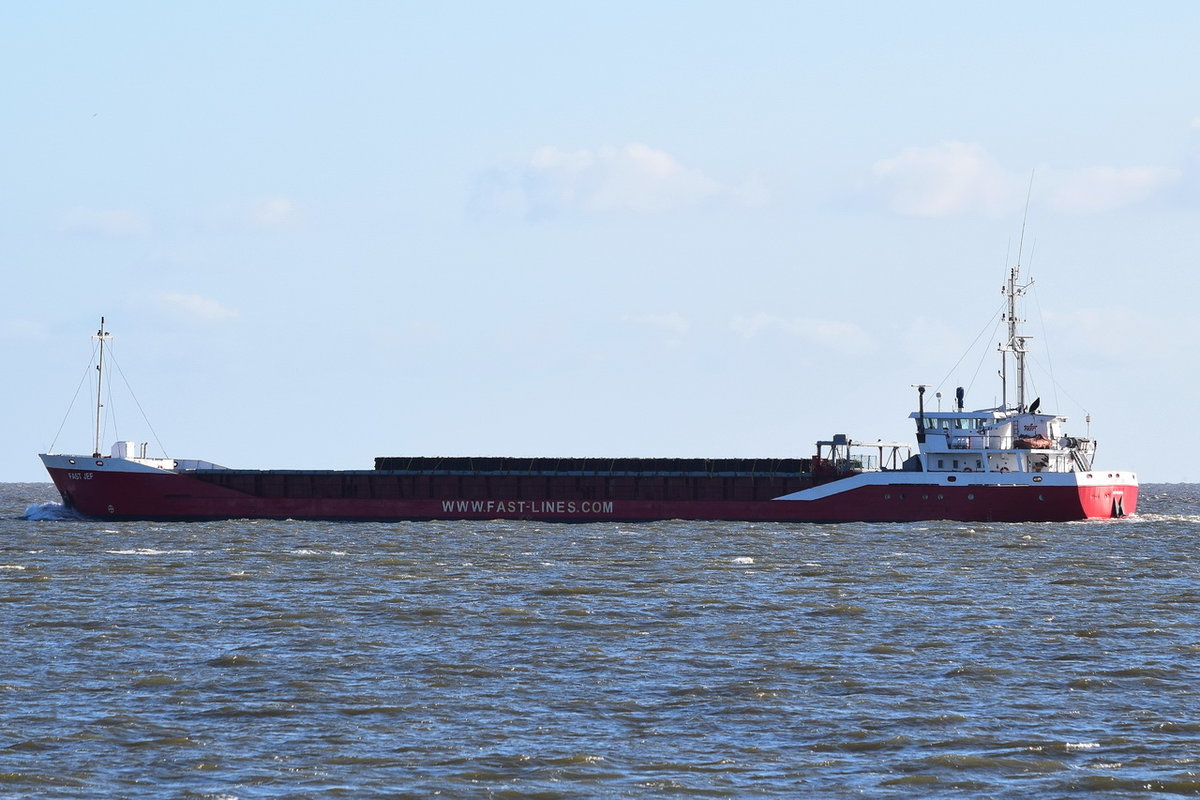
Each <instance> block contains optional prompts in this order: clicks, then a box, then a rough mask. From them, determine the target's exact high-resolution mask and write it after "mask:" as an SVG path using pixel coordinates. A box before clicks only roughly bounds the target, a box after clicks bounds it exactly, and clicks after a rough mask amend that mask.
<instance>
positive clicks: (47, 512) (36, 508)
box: [21, 503, 88, 522]
mask: <svg viewBox="0 0 1200 800" xmlns="http://www.w3.org/2000/svg"><path fill="white" fill-rule="evenodd" d="M21 519H26V520H33V521H35V522H45V521H55V520H85V519H88V517H86V516H85V515H83V514H80V513H79V512H78V511H76V510H75V509H73V508H67V507H66V506H64V505H63V504H62V503H34V504H33V505H31V506H27V507H26V508H25V513H24V514H22V515H21Z"/></svg>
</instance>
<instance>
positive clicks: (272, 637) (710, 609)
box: [0, 484, 1200, 798]
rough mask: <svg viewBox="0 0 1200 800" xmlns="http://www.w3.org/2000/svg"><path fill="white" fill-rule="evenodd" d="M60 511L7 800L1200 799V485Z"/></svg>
mask: <svg viewBox="0 0 1200 800" xmlns="http://www.w3.org/2000/svg"><path fill="white" fill-rule="evenodd" d="M55 499H56V495H55V493H54V491H53V489H52V487H50V486H49V485H48V484H7V485H0V517H2V519H0V526H2V528H3V537H2V539H0V633H2V634H3V636H2V639H0V648H2V649H0V703H2V705H0V796H38V797H139V798H176V797H185V798H186V797H197V798H199V797H212V798H218V797H220V798H257V797H310V796H311V797H315V796H321V797H353V798H370V797H414V798H415V797H429V796H432V795H434V794H435V793H438V794H440V795H441V796H444V797H469V798H475V797H478V798H493V797H509V798H525V797H534V798H585V797H599V798H605V797H689V798H690V797H736V798H747V797H797V796H822V797H843V796H868V797H931V796H945V797H962V796H977V797H991V796H1008V797H1026V798H1060V797H1068V796H1084V795H1089V796H1090V795H1102V796H1111V797H1122V798H1125V797H1150V796H1158V795H1165V794H1193V793H1200V668H1198V662H1200V577H1198V572H1200V552H1198V547H1197V532H1198V531H1200V487H1198V486H1194V485H1160V486H1147V487H1143V491H1142V502H1141V511H1142V513H1141V515H1140V516H1138V517H1137V518H1133V519H1129V520H1122V521H1116V522H1095V523H1073V524H1024V525H1012V524H964V523H920V524H904V525H879V524H870V525H867V524H851V525H836V526H835V525H782V524H744V523H692V522H667V523H656V524H644V525H630V524H590V525H553V524H544V523H515V522H483V523H477V522H454V523H448V522H445V523H400V524H396V523H388V524H373V523H341V524H337V523H309V522H250V521H233V522H219V523H192V524H161V523H119V524H117V523H113V524H109V523H97V522H89V521H79V520H63V519H56V518H55V517H61V516H62V514H61V509H59V508H58V507H57V506H55V505H54V504H53V501H54V500H55ZM25 515H28V516H31V517H33V519H23V518H22V517H23V516H25Z"/></svg>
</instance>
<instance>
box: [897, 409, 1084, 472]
mask: <svg viewBox="0 0 1200 800" xmlns="http://www.w3.org/2000/svg"><path fill="white" fill-rule="evenodd" d="M909 418H910V419H913V420H916V423H917V442H918V448H919V450H920V458H921V461H922V465H923V467H924V469H925V470H928V471H932V472H943V471H946V472H960V471H961V472H978V471H984V472H1074V471H1077V470H1080V471H1084V470H1089V469H1091V461H1092V455H1093V453H1094V451H1095V443H1094V442H1092V441H1090V440H1088V439H1077V438H1073V437H1069V436H1065V435H1064V434H1063V423H1065V422H1066V421H1067V420H1066V417H1062V416H1058V415H1056V414H1040V413H1036V412H1027V411H1017V410H1013V409H1000V408H991V409H983V410H979V411H949V412H943V411H914V412H913V413H912V414H910V415H909Z"/></svg>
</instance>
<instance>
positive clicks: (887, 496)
mask: <svg viewBox="0 0 1200 800" xmlns="http://www.w3.org/2000/svg"><path fill="white" fill-rule="evenodd" d="M883 499H884V500H891V499H892V496H891V494H885V495H884V496H883Z"/></svg>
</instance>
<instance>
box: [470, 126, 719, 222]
mask: <svg viewBox="0 0 1200 800" xmlns="http://www.w3.org/2000/svg"><path fill="white" fill-rule="evenodd" d="M721 192H722V187H721V185H720V184H719V183H718V182H717V181H716V180H714V179H712V178H710V177H708V176H707V175H705V174H704V173H703V172H701V171H700V170H697V169H693V168H690V167H685V166H683V165H682V164H680V163H679V162H678V161H677V160H676V159H675V158H674V157H673V156H672V155H671V154H670V153H667V152H665V151H663V150H657V149H655V148H653V147H650V146H648V145H645V144H640V143H631V144H626V145H621V146H614V145H604V146H602V147H599V148H595V149H584V150H572V151H568V150H560V149H558V148H557V147H549V146H547V147H541V148H539V149H538V150H537V151H535V152H534V153H533V154H532V155H531V157H530V158H529V161H528V162H527V163H526V164H524V165H523V166H521V167H519V168H517V169H510V170H493V171H492V172H489V173H488V174H486V175H485V176H483V178H482V179H481V181H480V185H479V186H478V187H477V191H476V203H477V204H479V205H482V206H484V207H486V208H487V209H488V210H498V211H506V212H515V213H521V214H525V215H527V216H534V217H542V216H549V215H552V214H554V213H557V212H561V211H566V210H578V211H588V212H622V211H623V212H633V213H638V214H650V213H660V212H664V211H670V210H673V209H677V208H683V207H686V206H690V205H695V204H696V203H699V202H702V201H704V200H706V199H708V198H710V197H713V196H715V195H717V194H719V193H721Z"/></svg>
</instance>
